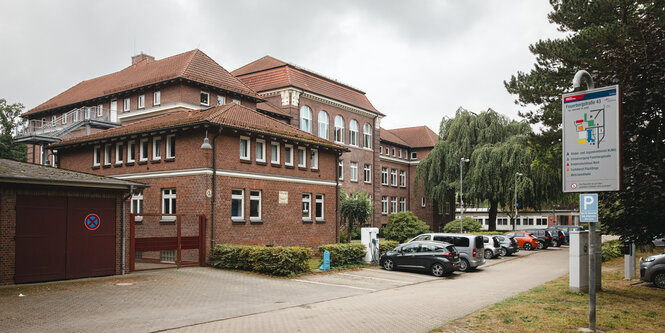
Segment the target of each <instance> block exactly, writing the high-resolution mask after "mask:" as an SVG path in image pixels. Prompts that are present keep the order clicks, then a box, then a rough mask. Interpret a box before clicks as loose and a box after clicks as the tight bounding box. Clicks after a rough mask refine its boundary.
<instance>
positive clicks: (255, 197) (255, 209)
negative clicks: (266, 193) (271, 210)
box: [249, 190, 261, 221]
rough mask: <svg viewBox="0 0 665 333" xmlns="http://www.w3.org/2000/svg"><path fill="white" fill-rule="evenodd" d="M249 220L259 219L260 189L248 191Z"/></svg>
mask: <svg viewBox="0 0 665 333" xmlns="http://www.w3.org/2000/svg"><path fill="white" fill-rule="evenodd" d="M249 220H250V221H261V191H259V190H251V191H249Z"/></svg>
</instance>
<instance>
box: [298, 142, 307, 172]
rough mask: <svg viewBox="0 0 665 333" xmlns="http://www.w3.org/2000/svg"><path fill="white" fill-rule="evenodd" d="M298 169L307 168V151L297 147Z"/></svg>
mask: <svg viewBox="0 0 665 333" xmlns="http://www.w3.org/2000/svg"><path fill="white" fill-rule="evenodd" d="M298 167H299V168H306V167H307V150H306V149H305V147H298Z"/></svg>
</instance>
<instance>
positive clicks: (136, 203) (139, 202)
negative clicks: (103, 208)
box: [129, 193, 143, 214]
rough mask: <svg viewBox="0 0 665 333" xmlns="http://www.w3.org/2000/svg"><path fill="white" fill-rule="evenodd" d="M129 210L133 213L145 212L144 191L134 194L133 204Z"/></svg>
mask: <svg viewBox="0 0 665 333" xmlns="http://www.w3.org/2000/svg"><path fill="white" fill-rule="evenodd" d="M129 212H130V213H133V214H141V213H143V193H140V194H134V195H132V205H131V206H130V208H129Z"/></svg>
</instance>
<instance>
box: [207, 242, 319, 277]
mask: <svg viewBox="0 0 665 333" xmlns="http://www.w3.org/2000/svg"><path fill="white" fill-rule="evenodd" d="M310 258H311V252H310V249H308V248H304V247H280V246H276V247H267V246H248V245H232V244H219V245H217V246H215V249H214V251H213V252H212V254H211V255H210V265H211V266H213V267H217V268H226V269H238V270H243V271H250V272H257V273H263V274H268V275H274V276H292V275H296V274H300V273H305V272H308V271H309V265H308V264H307V261H308V260H309V259H310Z"/></svg>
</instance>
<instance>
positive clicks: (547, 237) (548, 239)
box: [524, 229, 554, 250]
mask: <svg viewBox="0 0 665 333" xmlns="http://www.w3.org/2000/svg"><path fill="white" fill-rule="evenodd" d="M524 231H526V232H528V233H531V234H532V235H534V236H536V237H537V238H538V242H539V243H538V249H542V250H545V249H547V248H548V247H550V246H552V245H554V243H553V242H552V234H551V233H550V232H549V231H547V230H545V229H524Z"/></svg>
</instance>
